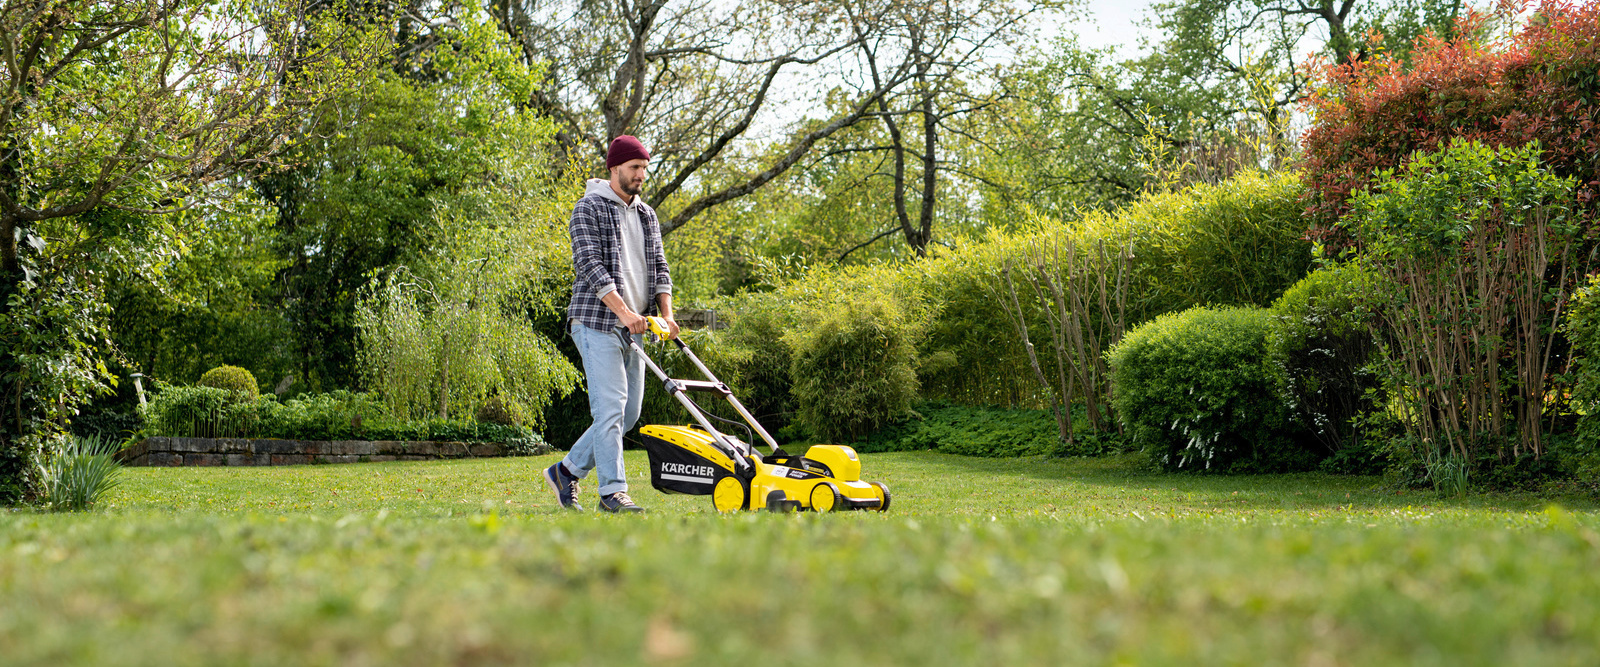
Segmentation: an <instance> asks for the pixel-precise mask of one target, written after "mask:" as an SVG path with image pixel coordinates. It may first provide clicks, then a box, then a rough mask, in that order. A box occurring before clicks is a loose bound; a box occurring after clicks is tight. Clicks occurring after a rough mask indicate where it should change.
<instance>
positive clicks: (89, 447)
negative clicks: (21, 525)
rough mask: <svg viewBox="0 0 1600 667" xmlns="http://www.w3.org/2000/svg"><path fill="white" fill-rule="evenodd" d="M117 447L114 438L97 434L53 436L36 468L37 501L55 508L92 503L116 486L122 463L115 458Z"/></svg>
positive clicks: (81, 507)
mask: <svg viewBox="0 0 1600 667" xmlns="http://www.w3.org/2000/svg"><path fill="white" fill-rule="evenodd" d="M116 448H117V444H116V441H113V440H101V439H99V438H80V437H65V438H58V439H57V440H55V441H54V443H53V446H52V447H51V448H50V451H49V452H47V453H46V456H45V461H44V462H43V463H42V464H41V465H40V467H39V471H38V475H39V482H40V484H39V486H40V494H39V500H40V502H41V503H43V504H44V506H45V507H48V508H50V509H53V510H57V511H62V510H64V511H80V510H86V509H89V508H90V507H92V506H94V504H95V503H97V502H99V501H100V496H102V495H105V492H107V491H110V490H111V489H113V488H116V486H117V476H118V474H119V473H121V472H122V465H121V464H119V463H117V460H116V458H115V454H116Z"/></svg>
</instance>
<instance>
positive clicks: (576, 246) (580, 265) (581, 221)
mask: <svg viewBox="0 0 1600 667" xmlns="http://www.w3.org/2000/svg"><path fill="white" fill-rule="evenodd" d="M567 229H568V230H570V231H571V232H572V267H573V269H574V270H575V271H576V272H577V275H578V282H580V283H583V284H587V285H588V286H589V287H591V288H593V289H594V293H595V296H598V297H601V300H602V301H605V299H606V296H605V295H606V294H607V293H612V294H615V293H616V290H617V285H616V281H614V280H613V279H612V278H611V272H610V271H607V270H606V265H605V262H603V261H601V260H600V246H601V243H602V238H601V234H602V233H603V232H602V231H601V229H600V225H599V221H597V220H596V219H595V211H594V207H593V206H592V205H591V204H589V203H588V202H585V201H583V200H581V199H580V200H578V204H577V206H574V207H573V209H572V221H571V222H570V223H568V225H567ZM619 303H620V300H619ZM606 305H608V306H609V305H611V302H610V301H606ZM611 310H612V311H616V308H615V307H613V308H612V309H611Z"/></svg>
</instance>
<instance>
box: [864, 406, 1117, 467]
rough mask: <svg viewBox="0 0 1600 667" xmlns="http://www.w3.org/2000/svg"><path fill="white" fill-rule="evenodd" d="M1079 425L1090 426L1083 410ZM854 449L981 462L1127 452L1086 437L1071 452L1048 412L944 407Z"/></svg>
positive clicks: (1106, 438) (1103, 437) (923, 409)
mask: <svg viewBox="0 0 1600 667" xmlns="http://www.w3.org/2000/svg"><path fill="white" fill-rule="evenodd" d="M1077 421H1078V422H1079V424H1080V426H1086V422H1085V421H1084V415H1083V414H1082V411H1081V410H1080V411H1079V414H1078V415H1077ZM1080 432H1081V429H1080ZM850 444H851V446H852V447H854V448H855V450H856V451H858V452H862V453H875V452H903V451H924V450H926V451H935V452H942V453H945V454H959V455H962V456H983V457H1015V456H1096V455H1100V454H1107V453H1112V452H1119V451H1124V450H1126V449H1127V448H1128V445H1127V442H1126V440H1125V439H1123V438H1121V437H1120V436H1118V435H1117V434H1115V433H1105V434H1099V435H1095V436H1082V437H1079V438H1078V441H1077V442H1076V443H1075V445H1074V446H1072V447H1068V446H1066V445H1065V444H1063V443H1062V442H1061V440H1060V438H1059V437H1058V431H1057V428H1056V419H1055V416H1054V415H1052V414H1051V413H1050V411H1049V410H1034V409H1029V408H1000V407H992V406H969V405H950V404H945V403H928V404H922V405H918V406H917V407H916V409H915V411H914V413H913V414H912V416H911V417H910V418H909V419H905V420H903V421H900V422H897V423H895V424H891V425H889V426H887V427H885V428H882V429H879V430H878V431H877V432H875V433H873V434H871V435H869V436H867V437H866V438H864V439H862V440H859V441H856V442H853V443H850Z"/></svg>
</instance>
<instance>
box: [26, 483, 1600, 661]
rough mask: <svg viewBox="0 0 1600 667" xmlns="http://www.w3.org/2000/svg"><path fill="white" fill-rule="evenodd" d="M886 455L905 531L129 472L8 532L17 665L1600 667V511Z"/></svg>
mask: <svg viewBox="0 0 1600 667" xmlns="http://www.w3.org/2000/svg"><path fill="white" fill-rule="evenodd" d="M637 454H638V453H637V452H630V453H629V465H630V470H631V472H632V473H633V475H634V478H635V479H637V478H638V477H639V476H640V474H641V473H642V472H643V470H644V461H643V458H642V456H637ZM864 458H865V463H864V469H865V471H866V477H867V478H869V479H877V480H882V481H884V482H886V483H888V484H889V486H890V487H891V489H892V490H893V492H894V506H893V508H892V509H891V510H890V511H889V512H888V513H887V514H877V513H853V514H838V515H806V514H801V515H771V514H765V513H760V514H754V513H751V514H741V515H737V516H718V515H716V514H714V513H713V512H711V510H710V502H709V499H707V498H700V497H685V496H671V497H669V496H663V495H660V494H658V493H656V492H655V491H653V490H651V489H649V488H648V487H647V485H636V488H635V494H634V495H635V496H636V497H637V499H638V500H639V501H640V502H641V504H644V505H645V506H647V507H649V508H650V510H651V513H650V514H648V515H646V516H628V517H619V516H604V515H596V514H585V515H573V514H568V513H563V512H558V511H557V510H556V508H555V507H553V504H552V502H551V501H550V498H549V497H548V495H547V493H546V492H545V490H544V488H543V487H542V486H540V485H538V484H536V483H535V475H536V473H537V471H538V470H539V468H541V467H542V466H545V465H549V463H550V462H551V461H553V460H554V457H549V456H547V457H538V458H524V459H500V460H473V461H444V462H438V463H396V464H355V465H343V466H307V467H293V468H271V469H249V468H234V469H133V470H128V471H127V473H126V476H125V478H124V482H123V484H122V486H121V487H120V488H119V489H117V490H116V491H115V492H113V494H112V496H111V497H110V498H109V500H108V502H107V503H105V506H104V507H102V508H101V509H100V510H99V511H96V512H94V513H90V514H77V515H70V514H40V513H34V512H31V511H0V664H8V665H71V664H95V665H219V664H220V665H233V664H236V665H254V664H262V665H284V664H297V665H298V664H308V665H317V664H323V665H395V664H398V665H408V664H415V665H435V664H517V665H534V664H537V665H564V664H566V665H624V664H652V665H654V664H669V665H670V664H683V665H690V664H728V665H734V664H739V665H748V664H762V665H785V664H794V665H819V664H866V665H893V664H902V665H975V664H1036V665H1037V664H1122V663H1128V664H1185V665H1187V664H1195V663H1198V664H1247V665H1273V664H1292V665H1371V664H1406V665H1429V664H1437V665H1461V664H1483V665H1505V664H1517V665H1540V664H1553V665H1572V664H1600V574H1597V573H1600V517H1597V516H1596V514H1595V513H1594V506H1593V505H1592V504H1589V503H1587V502H1585V501H1582V500H1581V499H1560V501H1559V502H1560V503H1561V506H1564V507H1565V508H1566V509H1561V508H1560V507H1559V506H1556V505H1552V504H1550V503H1549V501H1548V500H1545V499H1537V498H1531V497H1505V496H1471V497H1467V498H1464V499H1459V500H1448V501H1446V500H1440V499H1438V498H1437V497H1436V496H1434V495H1433V494H1431V493H1424V492H1397V491H1395V490H1394V489H1388V488H1385V487H1383V486H1382V484H1381V482H1380V480H1378V479H1375V478H1352V477H1329V476H1323V475H1315V474H1307V475H1290V476H1269V477H1201V476H1173V475H1163V474H1156V473H1151V472H1147V471H1145V470H1144V469H1143V466H1142V459H1140V458H1139V457H1137V456H1131V455H1130V456H1123V457H1102V458H1095V459H1048V460H1044V459H1037V458H1032V459H974V458H962V457H956V456H949V455H943V454H932V453H893V454H877V455H867V456H865V457H864ZM592 488H593V487H592V485H589V486H588V488H587V489H586V492H587V494H588V496H589V497H588V498H587V499H586V500H587V501H588V502H589V503H590V504H591V505H592V504H593V490H592Z"/></svg>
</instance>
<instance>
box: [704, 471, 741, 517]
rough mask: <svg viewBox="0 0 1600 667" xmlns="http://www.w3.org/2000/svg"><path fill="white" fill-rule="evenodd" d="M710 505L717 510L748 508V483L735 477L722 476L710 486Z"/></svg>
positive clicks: (728, 510) (730, 510)
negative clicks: (714, 484) (715, 483)
mask: <svg viewBox="0 0 1600 667" xmlns="http://www.w3.org/2000/svg"><path fill="white" fill-rule="evenodd" d="M711 506H712V507H715V508H717V511H718V512H737V511H739V510H744V509H750V485H749V484H747V483H745V482H744V481H743V480H741V479H739V478H737V477H732V476H729V477H724V478H722V479H719V480H717V485H716V486H714V487H712V488H711Z"/></svg>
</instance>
